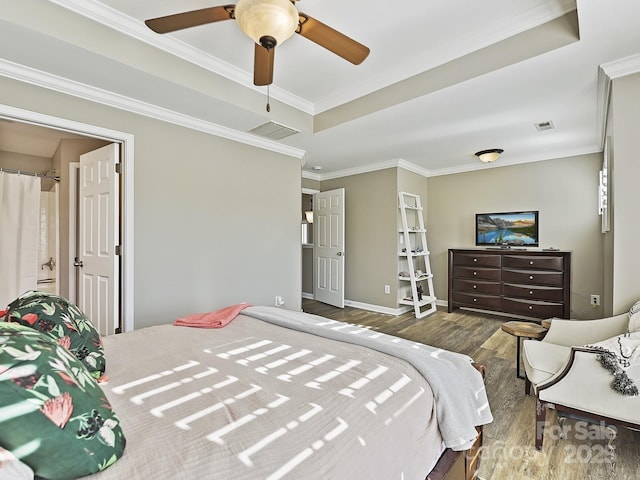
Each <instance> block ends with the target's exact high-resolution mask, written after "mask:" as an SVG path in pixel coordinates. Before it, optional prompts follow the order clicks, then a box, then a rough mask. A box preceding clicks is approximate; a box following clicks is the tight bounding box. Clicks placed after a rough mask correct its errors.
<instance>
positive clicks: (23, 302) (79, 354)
mask: <svg viewBox="0 0 640 480" xmlns="http://www.w3.org/2000/svg"><path fill="white" fill-rule="evenodd" d="M5 321H7V322H18V323H20V324H22V325H24V326H26V327H31V328H34V329H36V330H40V331H41V332H43V333H46V334H47V335H49V336H50V337H52V338H53V339H54V340H56V341H57V342H58V343H59V344H60V345H62V346H63V347H65V348H67V349H68V350H69V351H70V352H71V353H73V354H74V355H75V356H76V358H77V359H78V360H80V361H81V362H82V363H84V364H85V366H86V367H87V369H88V370H89V372H91V375H93V377H94V378H95V379H98V378H100V377H101V376H102V375H103V374H104V370H105V358H104V349H103V347H102V340H101V339H100V334H99V333H98V331H97V330H96V329H95V327H94V326H93V324H92V323H91V321H90V320H89V319H88V318H87V317H86V315H85V314H84V313H82V311H80V309H79V308H78V307H76V306H75V305H74V304H73V303H71V302H70V301H69V300H67V299H66V298H63V297H60V296H58V295H53V294H51V293H46V292H38V291H35V290H31V291H29V292H26V293H24V294H23V295H21V296H20V297H18V298H17V299H16V300H14V301H13V302H11V303H10V304H9V307H8V308H7V312H6V315H5Z"/></svg>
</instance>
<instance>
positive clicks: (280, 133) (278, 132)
mask: <svg viewBox="0 0 640 480" xmlns="http://www.w3.org/2000/svg"><path fill="white" fill-rule="evenodd" d="M249 133H255V134H256V135H260V136H261V137H266V138H270V139H272V140H280V139H281V138H285V137H288V136H290V135H294V134H296V133H300V130H296V129H295V128H291V127H287V126H286V125H282V124H281V123H277V122H273V121H269V122H267V123H265V124H262V125H259V126H257V127H255V128H252V129H251V130H249Z"/></svg>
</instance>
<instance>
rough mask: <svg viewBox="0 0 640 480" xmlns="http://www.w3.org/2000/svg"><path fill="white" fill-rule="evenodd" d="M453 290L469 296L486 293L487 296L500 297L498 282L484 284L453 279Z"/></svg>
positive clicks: (482, 282) (476, 281) (477, 281)
mask: <svg viewBox="0 0 640 480" xmlns="http://www.w3.org/2000/svg"><path fill="white" fill-rule="evenodd" d="M453 289H454V290H457V291H460V292H466V293H471V294H476V293H486V294H488V295H500V292H501V285H500V282H484V281H479V280H464V279H462V278H454V279H453Z"/></svg>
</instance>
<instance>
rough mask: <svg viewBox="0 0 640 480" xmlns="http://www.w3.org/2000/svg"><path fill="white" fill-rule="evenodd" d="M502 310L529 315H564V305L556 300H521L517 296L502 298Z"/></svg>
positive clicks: (543, 316) (560, 316)
mask: <svg viewBox="0 0 640 480" xmlns="http://www.w3.org/2000/svg"><path fill="white" fill-rule="evenodd" d="M502 311H503V312H505V313H514V314H517V315H527V316H529V317H537V318H549V317H559V318H562V317H563V316H564V305H563V304H562V303H556V302H539V301H534V300H531V301H528V300H520V299H517V298H508V297H503V298H502Z"/></svg>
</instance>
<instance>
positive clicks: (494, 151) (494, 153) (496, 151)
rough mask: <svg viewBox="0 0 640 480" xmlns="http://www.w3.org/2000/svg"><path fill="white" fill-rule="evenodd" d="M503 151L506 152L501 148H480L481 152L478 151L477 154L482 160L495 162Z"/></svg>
mask: <svg viewBox="0 0 640 480" xmlns="http://www.w3.org/2000/svg"><path fill="white" fill-rule="evenodd" d="M502 152H504V150H503V149H501V148H490V149H488V150H480V151H479V152H476V153H475V155H476V157H478V158H479V159H480V161H482V162H484V163H491V162H495V161H496V160H497V159H498V157H499V156H500V154H501V153H502Z"/></svg>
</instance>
